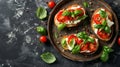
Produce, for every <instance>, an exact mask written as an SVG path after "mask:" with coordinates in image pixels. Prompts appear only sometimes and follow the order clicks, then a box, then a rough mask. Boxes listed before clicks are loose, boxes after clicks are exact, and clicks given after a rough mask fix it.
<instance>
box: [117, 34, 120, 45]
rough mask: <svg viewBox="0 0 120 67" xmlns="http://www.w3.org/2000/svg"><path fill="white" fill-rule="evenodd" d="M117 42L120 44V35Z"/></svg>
mask: <svg viewBox="0 0 120 67" xmlns="http://www.w3.org/2000/svg"><path fill="white" fill-rule="evenodd" d="M117 43H118V45H120V36H119V37H118V40H117Z"/></svg>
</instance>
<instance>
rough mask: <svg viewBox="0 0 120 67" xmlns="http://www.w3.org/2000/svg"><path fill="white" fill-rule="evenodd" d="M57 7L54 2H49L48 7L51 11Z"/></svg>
mask: <svg viewBox="0 0 120 67" xmlns="http://www.w3.org/2000/svg"><path fill="white" fill-rule="evenodd" d="M55 5H56V4H55V2H54V1H50V2H48V7H49V8H51V9H52V8H53V7H54V6H55Z"/></svg>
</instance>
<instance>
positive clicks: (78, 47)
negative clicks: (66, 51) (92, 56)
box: [72, 45, 80, 54]
mask: <svg viewBox="0 0 120 67" xmlns="http://www.w3.org/2000/svg"><path fill="white" fill-rule="evenodd" d="M79 52H80V46H79V45H76V46H75V47H74V48H73V49H72V54H77V53H79Z"/></svg>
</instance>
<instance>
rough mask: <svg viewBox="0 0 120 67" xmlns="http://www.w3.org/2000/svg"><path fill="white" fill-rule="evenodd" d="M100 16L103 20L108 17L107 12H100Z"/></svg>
mask: <svg viewBox="0 0 120 67" xmlns="http://www.w3.org/2000/svg"><path fill="white" fill-rule="evenodd" d="M99 13H100V16H101V17H102V18H106V17H107V13H106V12H105V11H103V10H100V12H99Z"/></svg>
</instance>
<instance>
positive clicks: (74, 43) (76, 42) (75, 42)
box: [61, 32, 99, 54]
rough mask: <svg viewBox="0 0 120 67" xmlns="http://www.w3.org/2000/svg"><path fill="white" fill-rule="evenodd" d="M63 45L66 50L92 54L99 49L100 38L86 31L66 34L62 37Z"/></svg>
mask: <svg viewBox="0 0 120 67" xmlns="http://www.w3.org/2000/svg"><path fill="white" fill-rule="evenodd" d="M61 45H62V47H63V49H64V50H69V51H71V52H72V53H73V54H74V53H82V54H92V53H95V52H96V51H97V49H98V46H99V43H98V39H97V38H95V37H93V36H89V35H87V34H86V33H85V32H80V33H78V34H71V35H68V36H64V37H63V38H62V39H61Z"/></svg>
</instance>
